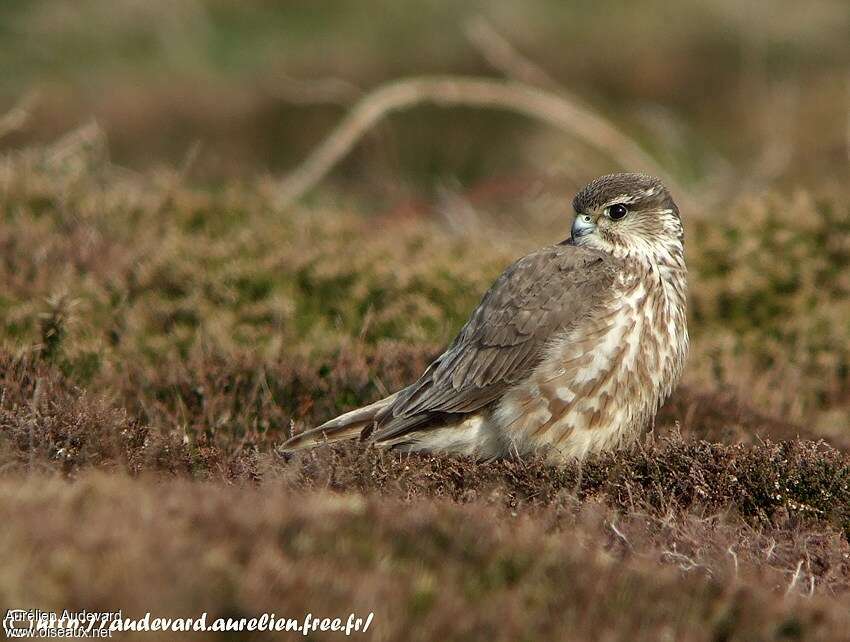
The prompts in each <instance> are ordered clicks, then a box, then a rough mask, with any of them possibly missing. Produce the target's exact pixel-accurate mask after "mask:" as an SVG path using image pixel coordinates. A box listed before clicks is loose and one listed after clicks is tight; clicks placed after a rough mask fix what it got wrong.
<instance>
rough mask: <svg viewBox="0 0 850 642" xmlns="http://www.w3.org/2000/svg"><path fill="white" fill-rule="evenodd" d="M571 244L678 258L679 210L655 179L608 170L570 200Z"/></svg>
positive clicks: (640, 255) (664, 260) (658, 259)
mask: <svg viewBox="0 0 850 642" xmlns="http://www.w3.org/2000/svg"><path fill="white" fill-rule="evenodd" d="M573 209H574V210H575V220H574V221H573V227H572V242H573V243H574V244H575V245H582V246H586V247H591V248H594V249H598V250H602V251H604V252H609V253H611V254H614V255H615V256H618V257H621V258H626V257H633V258H642V259H645V260H649V261H652V262H653V263H670V262H671V261H672V262H676V263H678V262H680V261H681V258H682V255H683V252H684V231H683V229H682V221H681V219H680V218H679V208H677V207H676V204H675V203H674V202H673V198H672V197H671V196H670V193H669V192H668V191H667V189H666V188H665V187H664V185H662V184H661V181H659V180H658V179H657V178H652V177H651V176H646V175H644V174H608V175H607V176H601V177H599V178H597V179H596V180H594V181H592V182H591V183H589V184H588V185H586V186H585V187H584V188H582V190H581V191H579V193H578V194H576V197H575V198H574V199H573Z"/></svg>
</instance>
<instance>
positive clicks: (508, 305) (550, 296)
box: [458, 243, 624, 339]
mask: <svg viewBox="0 0 850 642" xmlns="http://www.w3.org/2000/svg"><path fill="white" fill-rule="evenodd" d="M623 269H624V265H623V263H622V262H621V261H619V260H618V259H616V258H614V257H613V256H611V255H609V254H606V253H605V252H601V251H599V250H594V249H590V248H585V247H581V246H576V245H571V244H567V243H563V244H559V245H550V246H547V247H543V248H540V249H538V250H535V251H534V252H531V253H530V254H527V255H525V256H523V257H522V258H520V259H518V260H516V261H515V262H514V263H512V264H511V265H509V266H508V267H507V268H506V269H505V271H504V272H502V274H501V275H500V276H499V277H498V278H497V279H496V281H495V282H494V283H493V285H492V286H491V287H490V289H489V290H488V291H487V292H486V293H485V294H484V297H483V298H482V300H481V303H480V304H479V306H478V308H476V310H475V311H474V312H473V314H472V315H471V316H470V320H469V324H470V327H469V328H465V329H466V330H473V329H478V328H479V326H480V327H491V328H495V327H499V326H500V324H509V325H511V324H513V325H515V324H517V323H520V324H522V325H527V323H523V321H529V319H527V318H526V317H527V314H523V311H524V312H525V313H534V314H535V316H537V317H538V320H540V319H541V318H542V317H547V318H549V317H552V318H556V317H557V318H561V316H562V315H564V314H567V315H569V314H571V313H578V312H579V311H580V310H581V309H584V308H586V307H587V306H589V305H592V304H593V303H595V302H597V301H598V300H599V299H601V298H604V297H605V296H606V295H607V294H609V293H610V291H611V286H612V285H613V283H614V281H615V279H616V277H617V274H618V273H620V272H622V270H623ZM531 329H533V328H532V327H531V326H530V327H529V328H528V330H531ZM537 329H539V330H546V327H545V324H544V326H542V327H541V326H537ZM463 334H464V333H463V332H462V333H461V335H463ZM520 334H523V333H520ZM458 338H459V339H460V338H462V336H459V337H458Z"/></svg>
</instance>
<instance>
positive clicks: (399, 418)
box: [378, 244, 621, 438]
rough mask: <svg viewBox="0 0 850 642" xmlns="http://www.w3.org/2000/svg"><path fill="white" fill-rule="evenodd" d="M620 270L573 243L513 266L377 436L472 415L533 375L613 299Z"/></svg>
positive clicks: (385, 418)
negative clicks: (434, 417)
mask: <svg viewBox="0 0 850 642" xmlns="http://www.w3.org/2000/svg"><path fill="white" fill-rule="evenodd" d="M620 267H621V266H620V264H619V263H618V262H617V261H616V260H615V259H613V257H610V256H609V255H607V254H605V253H603V252H599V251H596V250H592V249H588V248H582V247H578V246H574V245H568V244H561V245H553V246H548V247H544V248H541V249H539V250H536V251H534V252H532V253H530V254H528V255H526V256H523V257H522V258H520V259H518V260H517V261H515V262H514V263H512V264H511V265H510V266H508V268H507V269H505V271H504V272H503V273H502V274H501V276H500V277H499V278H498V279H496V282H495V283H494V284H493V286H492V287H491V288H490V289H489V290H488V291H487V293H486V294H485V295H484V297H483V298H482V300H481V303H479V305H478V307H476V308H475V310H474V311H473V312H472V314H471V315H470V318H469V320H468V321H467V322H466V324H465V325H464V326H463V328H462V329H461V331H460V332H459V333H458V335H457V337H456V338H455V340H454V341H453V342H452V343H451V345H449V347H448V348H447V349H446V351H445V352H443V354H441V355H440V356H439V357H437V359H435V360H434V362H433V363H432V364H431V365H430V366H429V367H428V369H427V370H426V371H425V372H424V373H423V374H422V376H421V377H420V378H419V380H418V381H417V382H415V383H414V384H413V385H411V386H409V387H408V388H406V389H405V390H403V391H402V392H400V393H399V395H398V397H397V398H396V399H395V400H394V402H393V403H392V404H391V405H390V406H388V408H387V410H386V411H385V412H384V413H382V419H381V420H380V422H379V423H382V424H384V426H383V430H381V431H380V432H379V433H378V436H379V437H382V438H388V437H390V436H393V437H396V436H398V435H399V434H402V433H403V432H405V431H407V430H409V429H410V426H409V425H408V423H409V422H407V419H406V418H413V421H415V422H419V421H421V420H423V419H422V418H423V417H425V416H426V414H427V413H429V412H443V413H467V412H473V411H475V410H477V409H478V408H481V407H483V406H485V405H487V404H488V403H490V402H492V401H494V400H495V399H497V398H498V397H499V396H500V395H501V394H502V392H504V390H506V389H507V388H508V387H510V386H511V385H513V384H515V383H516V382H518V381H521V380H522V379H524V378H525V377H527V376H528V375H529V374H530V372H531V370H532V369H533V368H534V367H535V365H536V364H537V363H539V361H540V359H541V358H542V355H543V353H544V348H545V346H546V345H547V344H548V342H549V341H550V340H551V339H553V338H554V337H556V336H558V335H559V334H560V333H561V332H564V331H567V330H569V329H570V328H571V327H574V326H575V324H577V323H580V322H581V319H583V318H586V317H587V316H588V315H589V314H591V311H592V309H593V308H594V307H595V306H597V305H599V304H600V303H601V302H602V301H606V300H610V299H611V297H613V296H615V295H614V293H613V288H612V287H611V286H612V284H613V282H614V280H615V277H616V274H617V271H618V270H619V269H620ZM423 413H426V414H423Z"/></svg>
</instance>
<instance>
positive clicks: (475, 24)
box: [465, 16, 565, 93]
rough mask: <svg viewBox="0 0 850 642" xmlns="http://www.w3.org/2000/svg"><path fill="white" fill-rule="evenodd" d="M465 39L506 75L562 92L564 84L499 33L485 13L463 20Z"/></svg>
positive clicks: (491, 64)
mask: <svg viewBox="0 0 850 642" xmlns="http://www.w3.org/2000/svg"><path fill="white" fill-rule="evenodd" d="M465 33H466V39H467V40H469V43H470V44H471V45H472V46H473V47H475V49H477V50H478V52H479V53H480V54H481V57H482V58H484V60H486V61H487V63H489V64H490V66H492V67H493V68H494V69H496V70H497V71H500V72H502V73H503V74H505V76H507V77H508V78H513V79H514V80H518V81H520V82H524V83H528V84H529V85H535V86H537V87H543V88H544V89H549V90H552V91H557V92H560V93H564V91H565V90H564V87H563V85H561V84H560V83H559V82H558V81H557V80H555V79H554V78H553V77H552V76H550V75H549V73H548V72H547V71H546V70H545V69H543V67H541V66H540V65H538V64H537V63H536V62H534V61H532V60H531V59H529V58H527V57H526V56H524V55H523V54H521V53H520V52H519V51H517V49H516V47H514V46H513V44H511V42H510V41H509V40H508V39H507V38H505V37H504V36H503V35H502V34H500V33H499V32H498V31H496V29H495V28H494V27H493V25H491V24H490V23H489V22H488V21H487V20H486V19H485V18H484V17H482V16H477V17H475V18H473V19H472V20H470V21H469V22H468V23H467V24H466V28H465Z"/></svg>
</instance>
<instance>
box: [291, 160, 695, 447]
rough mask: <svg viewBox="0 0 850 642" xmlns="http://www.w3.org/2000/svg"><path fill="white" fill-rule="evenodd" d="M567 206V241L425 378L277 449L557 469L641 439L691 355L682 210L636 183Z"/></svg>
mask: <svg viewBox="0 0 850 642" xmlns="http://www.w3.org/2000/svg"><path fill="white" fill-rule="evenodd" d="M573 209H574V210H575V219H574V222H573V225H572V232H571V236H570V238H569V239H567V240H566V241H563V242H562V243H559V244H557V245H552V246H549V247H544V248H542V249H539V250H537V251H535V252H532V253H531V254H529V255H528V256H525V257H523V258H521V259H519V260H518V261H516V262H515V263H514V264H513V265H511V266H510V267H508V268H507V269H506V270H505V271H504V272H503V273H502V275H501V276H500V277H499V278H498V279H497V280H496V282H495V283H494V284H493V286H492V287H491V288H490V289H489V290H488V291H487V293H486V294H485V295H484V298H483V299H482V300H481V303H480V304H479V305H478V307H477V308H476V309H475V310H474V311H473V312H472V315H471V316H470V318H469V320H468V321H467V322H466V325H464V326H463V328H462V329H461V330H460V333H459V334H458V335H457V337H456V338H455V339H454V341H453V342H452V343H451V345H450V346H449V347H448V348H447V349H446V351H445V352H443V354H441V355H440V356H439V357H437V358H436V359H435V360H434V361H433V363H431V365H430V366H428V368H427V369H426V370H425V372H424V373H422V375H421V376H420V377H419V379H418V380H417V381H415V382H414V383H413V384H411V385H409V386H408V387H406V388H403V389H402V390H399V391H398V392H396V393H395V394H392V395H390V396H389V397H387V398H385V399H381V400H380V401H377V402H375V403H373V404H371V405H369V406H366V407H364V408H360V409H357V410H353V411H351V412H348V413H346V414H344V415H342V416H340V417H337V418H336V419H333V420H331V421H328V422H327V423H325V424H322V425H321V426H319V427H318V428H314V429H312V430H309V431H306V432H303V433H300V434H297V435H295V436H293V437H292V438H291V439H290V440H289V441H287V442H286V443H285V444H283V446H282V450H283V451H291V450H298V449H301V448H306V447H311V446H314V445H318V444H322V443H331V442H336V441H339V440H343V439H350V438H355V437H358V438H360V439H361V440H363V441H368V442H371V443H374V444H376V445H378V446H387V447H392V448H395V449H401V450H407V451H431V452H450V453H457V454H463V455H469V456H472V457H476V458H482V459H486V458H495V457H502V456H511V455H520V456H523V455H531V454H540V455H542V456H544V457H546V458H547V459H549V460H550V461H553V462H555V463H558V462H564V461H570V460H576V459H583V458H585V457H587V456H588V455H590V454H593V453H598V452H601V451H605V450H612V449H617V448H622V447H625V446H628V445H629V444H631V443H634V442H635V441H636V440H637V438H638V437H639V436H640V435H641V434H642V432H643V431H644V430H645V429H646V428H647V426H648V425H649V423H650V422H651V420H652V419H653V417H654V416H655V413H656V412H657V411H658V408H659V406H660V405H661V403H662V402H663V401H664V400H665V399H666V398H667V396H669V394H670V392H671V391H672V390H673V387H674V386H675V384H676V382H677V381H678V379H679V376H680V374H681V372H682V368H683V365H684V361H685V357H686V355H687V352H688V330H687V321H686V297H687V270H686V267H685V259H684V232H683V228H682V221H681V218H680V216H679V209H678V208H677V207H676V204H675V203H674V202H673V199H672V197H671V196H670V194H669V192H668V191H667V190H666V189H665V187H664V186H663V185H662V184H661V182H660V181H659V180H658V179H655V178H652V177H649V176H645V175H643V174H631V173H629V174H611V175H608V176H602V177H601V178H597V179H596V180H594V181H593V182H591V183H590V184H588V185H587V186H585V187H584V188H583V189H582V190H581V191H580V192H579V193H578V194H577V195H576V197H575V199H573Z"/></svg>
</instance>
